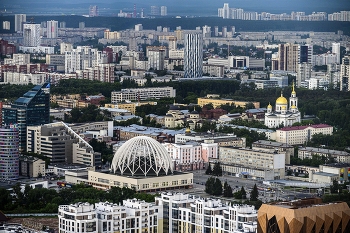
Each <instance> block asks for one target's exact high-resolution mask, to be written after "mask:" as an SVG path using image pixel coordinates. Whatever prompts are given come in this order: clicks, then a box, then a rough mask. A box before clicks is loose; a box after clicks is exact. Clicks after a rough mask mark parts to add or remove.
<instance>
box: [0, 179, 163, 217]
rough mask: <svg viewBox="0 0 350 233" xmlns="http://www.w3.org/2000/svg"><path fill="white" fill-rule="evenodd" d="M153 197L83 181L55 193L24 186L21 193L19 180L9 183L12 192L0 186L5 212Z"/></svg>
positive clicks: (150, 199)
mask: <svg viewBox="0 0 350 233" xmlns="http://www.w3.org/2000/svg"><path fill="white" fill-rule="evenodd" d="M155 196H156V195H152V194H147V193H136V191H135V190H133V189H129V188H126V187H123V188H119V187H112V188H111V189H110V190H108V191H104V190H99V189H95V188H93V187H91V186H86V185H84V184H78V185H75V186H73V188H61V190H60V191H59V192H57V191H56V190H55V189H46V188H35V189H33V188H31V187H30V186H29V185H26V186H25V187H24V191H23V192H22V191H21V185H20V183H17V184H15V185H14V186H13V195H11V191H9V190H6V189H5V188H0V207H1V210H2V211H4V212H5V213H57V209H58V206H59V205H68V204H72V203H77V202H89V203H91V204H93V203H96V202H100V201H109V202H112V203H121V202H122V201H123V200H126V199H130V198H137V199H141V200H145V201H147V202H154V198H155Z"/></svg>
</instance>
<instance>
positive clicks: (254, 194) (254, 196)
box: [250, 184, 259, 201]
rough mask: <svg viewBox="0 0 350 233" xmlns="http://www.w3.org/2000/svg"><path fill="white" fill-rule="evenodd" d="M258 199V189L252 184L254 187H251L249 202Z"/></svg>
mask: <svg viewBox="0 0 350 233" xmlns="http://www.w3.org/2000/svg"><path fill="white" fill-rule="evenodd" d="M258 197H259V191H258V187H256V184H254V187H253V189H252V191H251V192H250V200H251V201H257V200H258Z"/></svg>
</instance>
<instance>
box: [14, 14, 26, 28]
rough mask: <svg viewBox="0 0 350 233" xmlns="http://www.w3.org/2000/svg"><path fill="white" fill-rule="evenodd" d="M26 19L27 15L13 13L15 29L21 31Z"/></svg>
mask: <svg viewBox="0 0 350 233" xmlns="http://www.w3.org/2000/svg"><path fill="white" fill-rule="evenodd" d="M26 21H27V17H26V15H25V14H15V31H16V32H22V31H23V23H25V22H26Z"/></svg>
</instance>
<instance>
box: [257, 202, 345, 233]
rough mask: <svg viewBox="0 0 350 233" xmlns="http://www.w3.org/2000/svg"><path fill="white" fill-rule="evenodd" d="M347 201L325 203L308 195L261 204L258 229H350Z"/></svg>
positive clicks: (301, 231) (266, 232)
mask: <svg viewBox="0 0 350 233" xmlns="http://www.w3.org/2000/svg"><path fill="white" fill-rule="evenodd" d="M349 215H350V209H349V206H348V205H347V204H346V202H336V203H322V199H321V198H306V199H299V200H292V201H285V202H274V203H269V204H262V206H261V207H260V209H259V210H258V229H257V232H258V233H273V232H290V233H297V232H298V233H308V232H315V233H321V232H350V223H349V218H348V217H344V216H349Z"/></svg>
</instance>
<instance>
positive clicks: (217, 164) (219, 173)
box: [205, 162, 222, 176]
mask: <svg viewBox="0 0 350 233" xmlns="http://www.w3.org/2000/svg"><path fill="white" fill-rule="evenodd" d="M205 174H206V175H212V176H222V168H221V166H220V162H215V163H214V166H213V169H212V168H211V164H210V162H209V163H208V167H207V170H206V171H205Z"/></svg>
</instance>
